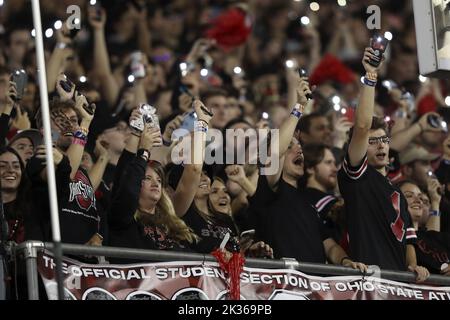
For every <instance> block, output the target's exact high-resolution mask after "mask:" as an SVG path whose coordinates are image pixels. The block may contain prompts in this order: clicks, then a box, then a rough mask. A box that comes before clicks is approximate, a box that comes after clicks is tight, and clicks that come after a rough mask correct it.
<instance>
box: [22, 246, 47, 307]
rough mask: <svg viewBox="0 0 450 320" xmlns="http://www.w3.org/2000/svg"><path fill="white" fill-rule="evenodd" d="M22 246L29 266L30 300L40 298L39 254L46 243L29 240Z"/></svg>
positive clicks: (27, 266)
mask: <svg viewBox="0 0 450 320" xmlns="http://www.w3.org/2000/svg"><path fill="white" fill-rule="evenodd" d="M20 247H21V250H23V256H24V258H25V264H26V268H27V284H28V300H39V285H38V272H37V255H38V251H39V250H43V249H44V243H43V242H40V241H27V242H25V243H24V246H19V249H20Z"/></svg>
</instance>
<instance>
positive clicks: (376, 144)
mask: <svg viewBox="0 0 450 320" xmlns="http://www.w3.org/2000/svg"><path fill="white" fill-rule="evenodd" d="M378 60H379V61H380V63H373V61H378ZM382 60H383V58H382V57H377V55H376V54H375V51H374V49H373V48H366V49H365V51H364V58H363V60H362V64H363V66H364V69H365V70H366V75H365V77H364V85H363V88H362V93H361V96H360V101H359V106H358V108H357V109H356V123H355V125H354V127H353V129H352V131H351V134H350V141H349V146H348V151H347V155H346V157H345V160H344V163H343V166H342V168H341V170H340V171H339V173H338V182H339V189H340V190H341V193H342V196H343V198H344V200H345V209H346V217H347V226H348V234H349V243H350V256H351V257H352V258H354V259H357V260H360V261H362V262H364V263H367V264H371V265H378V266H380V268H382V269H389V270H402V271H405V270H409V271H413V272H415V273H416V274H417V281H424V280H425V279H426V278H427V277H428V276H429V272H428V270H427V269H426V268H423V267H421V266H418V265H417V259H416V252H415V249H414V246H413V244H414V243H415V240H416V239H417V236H416V233H415V230H414V227H413V226H412V223H411V218H410V216H409V213H408V208H407V203H406V200H405V197H404V196H403V194H402V192H401V191H400V190H399V189H398V188H397V187H395V186H393V185H392V184H391V183H390V181H389V180H388V179H387V178H386V174H387V169H386V167H387V165H388V164H389V142H390V138H389V136H388V134H389V132H388V129H387V125H386V123H385V122H384V119H383V118H377V117H374V116H373V114H374V104H375V85H376V83H377V79H378V71H379V69H380V67H381V66H382V63H381V62H382ZM374 64H375V65H377V66H376V67H375V66H374Z"/></svg>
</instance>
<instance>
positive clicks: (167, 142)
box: [162, 138, 172, 147]
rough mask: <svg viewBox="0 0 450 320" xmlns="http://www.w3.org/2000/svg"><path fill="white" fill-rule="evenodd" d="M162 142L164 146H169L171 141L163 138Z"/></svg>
mask: <svg viewBox="0 0 450 320" xmlns="http://www.w3.org/2000/svg"><path fill="white" fill-rule="evenodd" d="M162 143H163V145H165V146H166V147H170V146H171V145H172V142H170V141H166V140H164V138H163V139H162Z"/></svg>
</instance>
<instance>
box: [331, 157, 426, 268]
mask: <svg viewBox="0 0 450 320" xmlns="http://www.w3.org/2000/svg"><path fill="white" fill-rule="evenodd" d="M338 182H339V188H340V191H341V193H342V196H343V197H344V200H345V209H346V220H347V227H348V234H349V244H350V252H349V253H350V255H351V257H352V258H353V260H355V261H360V262H363V263H366V264H369V265H378V266H380V268H382V269H390V270H405V269H406V267H407V266H406V245H407V244H414V242H415V240H416V239H417V237H416V233H415V230H414V228H413V226H412V223H411V218H410V215H409V212H408V209H407V208H408V205H407V202H406V199H405V197H404V196H403V194H402V192H401V191H400V189H398V188H397V187H395V186H394V185H392V184H391V183H390V181H389V180H388V179H387V178H386V177H385V176H383V175H382V174H381V173H379V172H378V171H377V170H376V169H375V168H373V167H372V166H370V165H368V160H367V156H365V157H364V159H362V161H361V163H360V164H359V165H358V166H356V167H351V166H350V165H349V159H348V155H347V158H346V159H345V160H344V163H343V165H342V168H341V170H339V173H338Z"/></svg>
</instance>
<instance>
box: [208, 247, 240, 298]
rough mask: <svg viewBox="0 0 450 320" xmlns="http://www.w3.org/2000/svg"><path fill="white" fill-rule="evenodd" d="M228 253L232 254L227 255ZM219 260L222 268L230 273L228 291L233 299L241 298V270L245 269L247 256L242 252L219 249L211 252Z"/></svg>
mask: <svg viewBox="0 0 450 320" xmlns="http://www.w3.org/2000/svg"><path fill="white" fill-rule="evenodd" d="M226 253H228V254H229V255H230V254H231V257H230V256H227V255H226ZM211 254H212V255H213V256H214V257H215V258H216V259H217V261H218V262H219V266H220V268H221V269H222V270H223V271H225V273H226V274H227V275H228V292H229V294H230V299H231V300H240V298H241V272H242V271H243V270H244V264H245V258H244V256H243V255H242V253H240V252H233V253H229V252H227V251H225V250H221V249H217V250H215V251H213V252H212V253H211Z"/></svg>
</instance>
